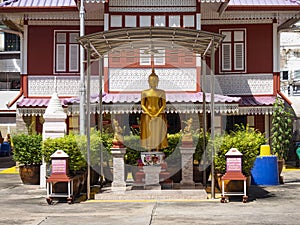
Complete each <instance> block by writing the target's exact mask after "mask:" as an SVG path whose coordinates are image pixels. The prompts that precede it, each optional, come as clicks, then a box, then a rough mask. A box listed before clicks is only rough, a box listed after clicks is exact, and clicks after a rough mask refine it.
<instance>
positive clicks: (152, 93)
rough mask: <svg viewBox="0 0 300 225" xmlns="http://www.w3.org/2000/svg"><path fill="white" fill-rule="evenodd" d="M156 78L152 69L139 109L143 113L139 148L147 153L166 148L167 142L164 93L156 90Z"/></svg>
mask: <svg viewBox="0 0 300 225" xmlns="http://www.w3.org/2000/svg"><path fill="white" fill-rule="evenodd" d="M158 81H159V79H158V76H157V75H156V74H155V72H154V68H152V73H151V74H150V75H149V77H148V83H149V86H150V88H149V89H147V90H144V91H142V94H141V107H142V110H143V113H142V115H141V121H140V131H141V136H140V138H141V146H142V147H143V148H146V149H148V151H152V150H156V151H159V150H160V149H163V148H166V147H168V141H167V119H166V115H165V113H164V111H165V108H166V93H165V91H164V90H161V89H157V85H158Z"/></svg>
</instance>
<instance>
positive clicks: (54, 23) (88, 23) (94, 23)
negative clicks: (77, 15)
mask: <svg viewBox="0 0 300 225" xmlns="http://www.w3.org/2000/svg"><path fill="white" fill-rule="evenodd" d="M66 23H67V24H68V25H69V26H79V20H77V21H76V20H72V21H66V20H57V21H51V20H49V21H46V20H29V21H28V24H29V25H31V26H33V25H37V26H41V25H45V26H65V25H66ZM85 25H86V26H102V25H103V21H85Z"/></svg>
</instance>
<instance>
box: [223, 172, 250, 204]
mask: <svg viewBox="0 0 300 225" xmlns="http://www.w3.org/2000/svg"><path fill="white" fill-rule="evenodd" d="M221 180H222V198H221V202H222V203H224V202H225V196H229V195H242V196H243V203H246V202H247V200H248V196H247V184H246V180H247V177H245V176H244V175H243V174H235V173H230V174H225V175H224V176H223V177H222V178H221ZM225 180H243V181H244V191H243V192H225V184H224V182H225Z"/></svg>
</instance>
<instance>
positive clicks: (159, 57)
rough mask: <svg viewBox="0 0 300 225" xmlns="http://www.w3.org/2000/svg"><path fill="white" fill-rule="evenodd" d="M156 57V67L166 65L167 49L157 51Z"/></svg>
mask: <svg viewBox="0 0 300 225" xmlns="http://www.w3.org/2000/svg"><path fill="white" fill-rule="evenodd" d="M157 52H158V53H156V54H155V55H154V65H165V58H166V57H165V49H157Z"/></svg>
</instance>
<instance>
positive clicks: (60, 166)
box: [52, 159, 67, 174]
mask: <svg viewBox="0 0 300 225" xmlns="http://www.w3.org/2000/svg"><path fill="white" fill-rule="evenodd" d="M66 172H67V161H66V160H65V159H52V173H53V174H66Z"/></svg>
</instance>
